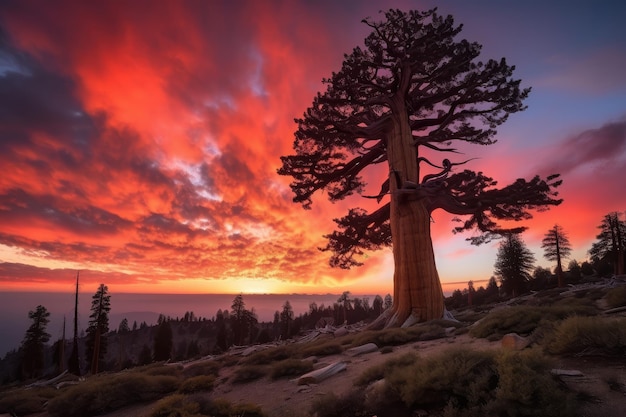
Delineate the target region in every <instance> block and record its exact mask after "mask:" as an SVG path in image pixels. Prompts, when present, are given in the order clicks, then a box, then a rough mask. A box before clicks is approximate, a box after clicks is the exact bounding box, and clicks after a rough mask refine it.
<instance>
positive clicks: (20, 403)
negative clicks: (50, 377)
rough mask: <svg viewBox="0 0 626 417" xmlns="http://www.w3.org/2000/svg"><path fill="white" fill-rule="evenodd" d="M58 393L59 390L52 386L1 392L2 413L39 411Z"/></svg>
mask: <svg viewBox="0 0 626 417" xmlns="http://www.w3.org/2000/svg"><path fill="white" fill-rule="evenodd" d="M56 394H57V391H56V390H55V389H53V388H50V387H42V388H31V389H23V388H18V389H13V390H10V391H3V392H2V393H0V413H2V414H7V415H8V414H11V415H16V416H17V415H19V416H22V415H27V414H34V413H39V412H41V411H43V410H44V404H45V403H46V402H47V401H48V400H50V399H51V398H54V396H55V395H56Z"/></svg>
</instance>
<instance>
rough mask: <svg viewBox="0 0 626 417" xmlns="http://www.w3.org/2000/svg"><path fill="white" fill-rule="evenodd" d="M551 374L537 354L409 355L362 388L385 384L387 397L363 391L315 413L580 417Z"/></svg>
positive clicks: (365, 379) (369, 376) (319, 406)
mask: <svg viewBox="0 0 626 417" xmlns="http://www.w3.org/2000/svg"><path fill="white" fill-rule="evenodd" d="M549 369H550V364H549V362H548V360H547V359H546V357H545V356H543V355H542V354H541V353H540V352H538V351H534V350H531V351H524V352H502V351H474V350H462V349H450V350H447V351H444V352H442V353H440V354H438V355H436V356H432V357H429V358H425V359H420V358H418V357H417V356H415V355H405V356H403V357H401V358H397V359H395V360H393V361H389V362H387V363H385V364H384V365H383V366H379V367H376V368H375V369H374V370H373V371H368V372H366V373H365V374H364V375H362V376H361V378H360V380H359V384H360V385H366V384H369V383H370V382H372V381H378V382H376V383H375V384H376V385H378V384H382V387H381V388H380V389H381V390H382V392H383V394H382V395H379V396H374V395H370V394H368V392H370V391H369V388H366V389H363V388H359V389H357V390H355V391H353V392H352V393H350V394H349V395H347V396H346V397H345V398H337V397H334V398H333V397H329V398H325V399H324V400H323V401H321V400H320V401H317V402H316V403H315V404H314V406H313V411H314V412H315V413H317V415H318V416H319V417H322V416H348V415H350V416H355V415H372V414H380V415H389V414H388V413H389V412H390V410H393V413H394V415H407V416H408V415H414V413H415V411H416V410H424V411H426V412H427V413H428V414H429V415H443V416H446V417H456V416H468V417H474V416H476V417H478V416H485V415H488V416H537V417H539V416H546V415H550V416H557V415H558V416H573V415H575V411H574V406H573V402H572V397H571V395H570V394H569V393H568V392H566V391H564V389H563V387H562V385H561V384H559V382H558V381H557V380H555V379H554V377H553V376H552V375H551V374H550V371H549ZM383 378H384V379H383ZM375 384H370V388H371V387H374V386H375ZM372 399H375V401H373V400H372Z"/></svg>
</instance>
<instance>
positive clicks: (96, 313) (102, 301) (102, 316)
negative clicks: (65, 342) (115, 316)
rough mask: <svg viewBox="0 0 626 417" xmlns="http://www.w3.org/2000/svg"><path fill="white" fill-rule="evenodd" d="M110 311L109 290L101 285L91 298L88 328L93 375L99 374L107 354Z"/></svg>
mask: <svg viewBox="0 0 626 417" xmlns="http://www.w3.org/2000/svg"><path fill="white" fill-rule="evenodd" d="M110 311H111V296H110V295H109V288H108V287H107V286H106V285H104V284H100V286H99V287H98V290H97V291H96V293H95V294H94V295H93V296H92V297H91V314H90V315H89V326H88V327H87V340H86V347H87V349H86V359H87V363H88V364H89V369H90V370H91V374H92V375H95V374H97V373H98V372H99V368H100V361H102V360H103V359H104V356H105V355H106V352H107V333H108V332H109V312H110Z"/></svg>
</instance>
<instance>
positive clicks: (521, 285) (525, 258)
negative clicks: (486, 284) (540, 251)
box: [494, 234, 535, 297]
mask: <svg viewBox="0 0 626 417" xmlns="http://www.w3.org/2000/svg"><path fill="white" fill-rule="evenodd" d="M534 262H535V257H534V256H533V254H532V252H531V251H530V250H528V248H527V247H526V245H525V244H524V242H523V241H522V238H521V237H520V236H518V235H516V234H510V235H509V236H507V237H506V238H505V240H504V241H502V242H501V243H500V247H499V248H498V255H497V257H496V264H495V271H494V273H495V275H496V276H497V277H498V278H499V279H500V285H501V287H502V290H503V291H504V292H505V293H506V294H508V295H510V296H513V297H517V296H518V295H520V294H522V293H523V292H525V291H526V283H527V282H528V280H529V279H530V272H531V271H532V270H533V263H534Z"/></svg>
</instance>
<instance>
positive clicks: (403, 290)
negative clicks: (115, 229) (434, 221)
mask: <svg viewBox="0 0 626 417" xmlns="http://www.w3.org/2000/svg"><path fill="white" fill-rule="evenodd" d="M393 106H394V107H395V109H394V110H395V111H394V112H393V113H394V120H393V127H392V129H391V132H390V134H389V136H388V138H387V156H388V161H389V170H390V180H389V182H390V194H391V212H390V223H391V239H392V245H393V257H394V267H395V270H394V277H393V283H394V297H393V306H392V307H391V309H389V310H387V311H386V312H385V313H384V314H383V315H382V316H381V317H380V318H379V319H378V320H376V321H375V322H374V323H373V324H372V327H373V328H377V327H378V328H380V327H398V326H403V327H406V326H410V325H412V324H414V323H419V322H424V321H428V320H433V319H439V318H441V317H443V313H444V303H443V291H442V289H441V282H440V281H439V274H438V273H437V267H436V265H435V254H434V251H433V244H432V240H431V236H430V212H429V210H428V208H427V206H426V201H425V200H424V199H418V198H417V193H416V192H415V193H412V192H411V191H410V190H409V189H407V184H408V186H409V187H412V186H413V185H414V184H419V176H420V174H419V166H418V161H417V149H416V146H415V144H414V142H413V136H412V134H411V129H410V125H409V120H408V114H407V112H406V109H405V107H404V100H403V99H402V98H397V99H395V100H394V102H393ZM407 182H408V183H407Z"/></svg>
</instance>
